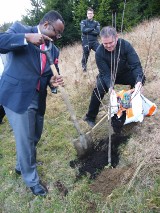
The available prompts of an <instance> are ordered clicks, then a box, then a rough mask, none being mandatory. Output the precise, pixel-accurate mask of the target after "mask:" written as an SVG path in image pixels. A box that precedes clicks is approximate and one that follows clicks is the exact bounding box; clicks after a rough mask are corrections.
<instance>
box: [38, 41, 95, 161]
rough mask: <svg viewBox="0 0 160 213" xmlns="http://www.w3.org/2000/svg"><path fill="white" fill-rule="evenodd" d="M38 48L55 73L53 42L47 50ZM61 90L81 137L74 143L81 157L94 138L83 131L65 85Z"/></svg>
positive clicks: (54, 90) (90, 146) (89, 147)
mask: <svg viewBox="0 0 160 213" xmlns="http://www.w3.org/2000/svg"><path fill="white" fill-rule="evenodd" d="M35 47H36V49H38V50H39V51H40V52H41V53H44V54H45V55H46V57H47V60H48V61H49V64H50V68H51V70H52V72H53V74H54V69H55V65H54V63H53V60H52V56H51V53H50V50H51V48H52V42H51V41H50V42H49V45H48V48H47V49H46V50H41V49H40V48H38V47H37V46H35ZM56 71H57V73H58V75H60V72H59V67H58V65H57V66H56ZM59 90H60V93H61V95H62V98H63V100H64V102H65V104H66V107H67V109H68V111H69V113H70V116H71V119H72V121H73V124H74V126H75V128H76V130H77V132H78V134H79V139H78V142H77V143H78V144H76V140H74V142H73V144H74V147H75V149H76V151H77V155H78V156H79V157H83V156H84V155H86V154H87V153H88V152H89V151H90V150H91V149H92V146H93V144H92V140H90V138H89V137H88V136H86V135H85V134H84V133H83V132H82V131H81V128H80V125H79V123H78V121H77V118H76V114H75V111H74V109H73V107H72V105H71V102H70V100H69V96H68V94H67V92H66V90H65V89H64V87H62V86H59ZM52 93H57V88H52Z"/></svg>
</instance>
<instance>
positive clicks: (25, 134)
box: [0, 10, 64, 196]
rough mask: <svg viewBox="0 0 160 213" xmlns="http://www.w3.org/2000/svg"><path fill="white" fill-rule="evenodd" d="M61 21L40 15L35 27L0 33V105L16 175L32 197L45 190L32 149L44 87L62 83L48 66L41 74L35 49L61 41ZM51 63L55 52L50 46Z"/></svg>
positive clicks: (41, 117)
mask: <svg viewBox="0 0 160 213" xmlns="http://www.w3.org/2000/svg"><path fill="white" fill-rule="evenodd" d="M63 30H64V20H63V18H62V16H61V15H60V14H59V13H58V12H56V11H53V10H52V11H50V12H48V13H46V14H45V15H44V17H43V18H42V20H41V21H40V23H39V25H38V26H35V27H31V26H24V25H22V24H21V23H19V22H15V23H14V24H13V25H12V26H11V27H10V28H9V29H8V31H7V32H5V33H0V53H7V55H8V57H7V60H8V61H7V64H6V66H5V69H4V72H3V75H2V78H1V81H0V104H2V105H3V107H4V109H5V112H6V116H7V118H8V120H9V123H10V124H11V126H12V128H13V132H14V136H15V140H16V154H17V155H16V157H17V161H16V167H15V171H16V173H17V174H19V175H22V178H23V180H24V182H25V184H26V185H27V186H28V187H30V189H31V191H32V192H33V194H35V195H40V196H45V195H46V194H47V189H46V187H44V186H43V185H42V184H41V182H40V179H39V176H38V173H37V168H36V145H37V143H38V141H39V140H40V137H41V134H42V129H43V120H44V114H45V107H46V96H47V86H50V87H51V88H52V87H57V86H59V85H62V86H63V84H64V83H63V79H62V77H61V76H60V75H59V76H58V75H57V76H56V75H54V76H53V73H52V71H51V69H50V66H49V63H48V62H47V63H46V66H45V69H44V71H43V73H42V71H41V68H42V64H41V58H42V54H40V51H38V50H37V48H35V45H36V46H40V47H41V46H42V44H47V43H48V41H55V40H56V39H59V38H60V37H61V34H62V33H63ZM51 55H52V57H53V60H55V59H56V58H58V55H59V51H58V49H57V48H56V47H55V46H54V45H53V46H52V49H51Z"/></svg>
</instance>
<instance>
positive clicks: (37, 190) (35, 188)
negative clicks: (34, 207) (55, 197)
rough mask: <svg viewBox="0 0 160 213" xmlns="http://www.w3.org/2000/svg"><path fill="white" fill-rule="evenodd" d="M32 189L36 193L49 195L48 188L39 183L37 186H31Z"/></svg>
mask: <svg viewBox="0 0 160 213" xmlns="http://www.w3.org/2000/svg"><path fill="white" fill-rule="evenodd" d="M30 189H31V191H32V192H33V194H34V195H39V196H46V195H47V193H48V192H47V189H45V188H44V186H42V185H41V184H37V185H35V186H32V187H30Z"/></svg>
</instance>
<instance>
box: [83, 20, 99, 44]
mask: <svg viewBox="0 0 160 213" xmlns="http://www.w3.org/2000/svg"><path fill="white" fill-rule="evenodd" d="M80 25H81V32H82V36H81V38H82V41H84V42H85V41H86V42H92V41H97V38H98V35H99V33H100V24H99V22H98V21H94V20H89V19H86V20H82V21H81V24H80Z"/></svg>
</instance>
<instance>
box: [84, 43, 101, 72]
mask: <svg viewBox="0 0 160 213" xmlns="http://www.w3.org/2000/svg"><path fill="white" fill-rule="evenodd" d="M98 46H99V42H98V41H92V42H88V41H83V42H82V47H83V56H82V61H81V62H82V67H83V68H86V65H87V61H88V57H89V53H90V51H91V50H93V51H96V49H97V47H98Z"/></svg>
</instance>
